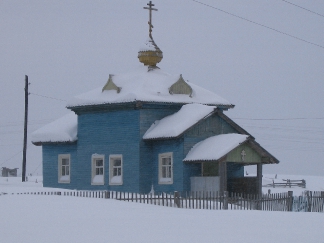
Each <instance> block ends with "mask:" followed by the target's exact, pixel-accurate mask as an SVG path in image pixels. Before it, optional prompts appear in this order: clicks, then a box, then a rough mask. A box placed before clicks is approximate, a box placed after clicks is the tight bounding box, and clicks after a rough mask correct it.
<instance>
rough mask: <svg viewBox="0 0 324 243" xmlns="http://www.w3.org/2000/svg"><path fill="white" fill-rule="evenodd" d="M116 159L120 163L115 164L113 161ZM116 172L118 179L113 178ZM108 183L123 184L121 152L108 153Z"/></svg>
mask: <svg viewBox="0 0 324 243" xmlns="http://www.w3.org/2000/svg"><path fill="white" fill-rule="evenodd" d="M116 160H120V165H118V166H116V165H114V163H115V162H116ZM116 172H117V174H118V176H120V177H119V178H118V180H117V181H116V178H115V180H114V177H116V176H114V174H115V173H116ZM109 185H115V186H120V185H123V155H122V154H111V155H109Z"/></svg>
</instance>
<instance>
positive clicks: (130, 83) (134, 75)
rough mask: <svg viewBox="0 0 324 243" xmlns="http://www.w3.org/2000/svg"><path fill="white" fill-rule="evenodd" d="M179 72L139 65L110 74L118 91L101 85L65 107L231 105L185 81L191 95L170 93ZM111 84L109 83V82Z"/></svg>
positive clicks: (79, 96) (73, 99) (75, 98)
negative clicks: (119, 104)
mask: <svg viewBox="0 0 324 243" xmlns="http://www.w3.org/2000/svg"><path fill="white" fill-rule="evenodd" d="M180 77H181V75H170V74H168V73H165V72H164V71H162V70H161V69H159V68H154V69H150V67H147V66H141V67H139V68H138V69H136V70H135V71H133V72H130V73H127V74H121V75H110V82H111V84H112V83H113V84H114V85H115V86H116V87H118V90H116V89H112V90H105V89H103V88H102V87H99V88H97V89H94V90H92V91H89V92H87V93H84V94H80V95H78V96H75V97H74V98H72V99H71V100H69V101H68V103H67V107H68V108H70V109H73V107H82V106H94V105H103V104H117V103H129V102H137V101H141V102H154V103H178V104H188V103H199V104H206V105H216V106H218V107H220V108H222V107H223V108H226V109H227V108H233V107H234V105H233V104H231V103H230V102H229V101H227V100H225V99H224V98H222V97H220V96H218V95H217V94H215V93H213V92H211V91H209V90H207V89H204V88H202V87H199V86H198V85H195V84H193V83H188V82H187V81H185V82H186V83H187V84H188V85H190V87H191V88H192V94H190V95H186V94H175V93H172V92H170V90H169V89H170V87H171V86H172V85H173V84H175V83H176V82H177V81H178V80H179V78H180ZM113 84H112V85H113Z"/></svg>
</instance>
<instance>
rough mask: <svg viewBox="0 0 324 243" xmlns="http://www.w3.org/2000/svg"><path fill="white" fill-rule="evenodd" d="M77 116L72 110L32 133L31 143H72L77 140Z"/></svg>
mask: <svg viewBox="0 0 324 243" xmlns="http://www.w3.org/2000/svg"><path fill="white" fill-rule="evenodd" d="M77 127H78V117H77V115H76V114H74V113H73V112H71V113H69V114H67V115H65V116H63V117H61V118H59V119H57V120H55V121H53V122H51V123H49V124H47V125H45V126H43V127H41V128H40V129H38V130H36V131H35V132H33V133H32V143H33V144H35V145H42V144H43V143H73V142H75V141H76V140H77Z"/></svg>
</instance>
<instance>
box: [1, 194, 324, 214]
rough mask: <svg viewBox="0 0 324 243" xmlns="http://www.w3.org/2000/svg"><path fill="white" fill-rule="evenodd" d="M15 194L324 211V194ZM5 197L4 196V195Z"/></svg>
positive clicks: (189, 206)
mask: <svg viewBox="0 0 324 243" xmlns="http://www.w3.org/2000/svg"><path fill="white" fill-rule="evenodd" d="M11 194H30V195H59V196H73V197H88V198H103V199H115V200H119V201H127V202H136V203H145V204H153V205H159V206H166V207H177V208H187V209H208V210H222V209H223V210H262V211H294V212H324V192H323V191H322V192H311V191H306V192H305V193H303V195H301V196H295V197H294V196H293V192H292V191H289V192H286V193H273V194H264V195H262V197H259V196H257V195H245V194H241V193H231V194H229V193H228V192H224V193H219V192H174V193H171V194H170V193H163V192H160V193H157V192H155V193H149V194H139V193H129V192H116V191H75V190H73V191H51V192H24V193H11ZM2 195H4V194H2Z"/></svg>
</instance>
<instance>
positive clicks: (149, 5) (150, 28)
mask: <svg viewBox="0 0 324 243" xmlns="http://www.w3.org/2000/svg"><path fill="white" fill-rule="evenodd" d="M147 5H148V7H143V8H144V9H148V10H149V12H150V20H149V22H148V24H149V33H150V34H149V36H150V37H151V38H152V28H153V25H152V10H154V11H158V10H157V9H156V8H152V7H153V6H154V4H153V3H152V1H150V2H149V3H148V4H147Z"/></svg>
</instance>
